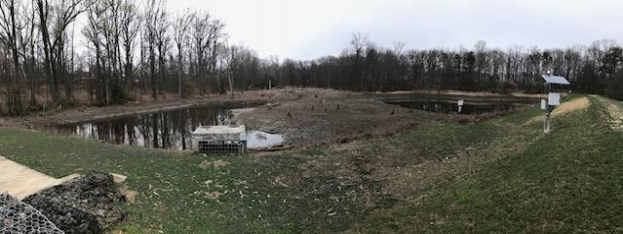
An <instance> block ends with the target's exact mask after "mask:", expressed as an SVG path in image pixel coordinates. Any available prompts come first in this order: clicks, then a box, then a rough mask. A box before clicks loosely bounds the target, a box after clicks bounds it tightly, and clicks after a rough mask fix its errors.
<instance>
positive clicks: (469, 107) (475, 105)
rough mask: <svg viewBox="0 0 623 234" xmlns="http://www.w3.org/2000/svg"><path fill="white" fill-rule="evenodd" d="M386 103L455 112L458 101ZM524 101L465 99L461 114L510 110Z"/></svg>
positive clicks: (394, 101) (429, 100)
mask: <svg viewBox="0 0 623 234" xmlns="http://www.w3.org/2000/svg"><path fill="white" fill-rule="evenodd" d="M385 103H387V104H393V105H399V106H402V107H405V108H411V109H417V110H423V111H428V112H435V113H441V114H457V113H458V103H457V100H441V99H439V100H436V99H400V100H387V101H385ZM525 105H526V103H518V102H504V101H495V102H474V101H471V102H470V101H469V100H466V101H465V103H464V105H463V107H462V109H461V114H465V115H477V114H484V113H490V112H499V111H511V110H514V109H516V108H519V107H522V106H525Z"/></svg>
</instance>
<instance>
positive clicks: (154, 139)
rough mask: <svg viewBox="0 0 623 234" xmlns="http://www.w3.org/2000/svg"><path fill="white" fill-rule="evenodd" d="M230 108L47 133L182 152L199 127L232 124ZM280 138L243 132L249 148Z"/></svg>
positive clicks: (175, 112) (280, 140) (278, 142)
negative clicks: (245, 134)
mask: <svg viewBox="0 0 623 234" xmlns="http://www.w3.org/2000/svg"><path fill="white" fill-rule="evenodd" d="M240 110H241V109H238V107H234V106H214V105H212V106H194V107H188V108H184V109H176V110H168V111H161V112H155V113H146V114H137V115H128V116H121V117H115V118H110V119H101V120H94V121H85V122H79V123H71V124H63V125H57V126H54V127H51V128H50V129H49V130H50V131H54V132H57V133H61V134H64V135H73V136H78V137H82V138H90V139H96V140H102V141H106V142H110V143H114V144H125V145H134V146H142V147H147V148H164V149H177V150H186V149H190V148H191V147H192V146H191V134H192V132H193V131H194V130H195V129H196V128H197V127H200V126H210V125H233V124H238V123H236V120H235V116H236V113H238V112H240ZM284 140H285V139H284V137H283V136H282V135H280V134H270V133H266V132H261V131H257V130H249V129H248V130H247V146H248V148H249V149H266V148H271V147H275V146H279V145H281V144H283V142H284Z"/></svg>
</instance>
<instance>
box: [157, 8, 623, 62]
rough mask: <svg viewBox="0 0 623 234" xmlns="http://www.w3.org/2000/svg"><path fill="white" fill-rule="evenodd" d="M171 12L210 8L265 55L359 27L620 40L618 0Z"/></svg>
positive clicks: (522, 41) (445, 44) (384, 33)
mask: <svg viewBox="0 0 623 234" xmlns="http://www.w3.org/2000/svg"><path fill="white" fill-rule="evenodd" d="M169 5H170V9H172V10H173V11H174V12H178V11H181V10H183V9H185V8H193V9H198V8H202V9H207V10H209V11H210V12H211V13H212V14H213V15H214V16H216V17H218V18H221V19H223V20H224V21H225V23H226V25H227V26H226V32H227V33H228V34H229V36H230V40H231V41H232V42H233V43H242V44H244V45H246V46H248V47H251V48H253V49H254V50H255V51H257V52H258V54H259V56H260V57H268V56H270V55H277V56H279V58H281V59H283V58H286V57H287V58H293V59H314V58H318V57H322V56H325V55H338V54H340V53H341V51H342V50H343V49H344V48H345V47H347V46H348V45H349V41H350V38H351V37H352V34H353V33H354V32H361V33H364V34H367V35H368V36H369V39H370V40H371V41H373V42H374V43H375V44H376V45H378V46H383V47H388V48H391V47H392V45H393V44H394V42H396V41H401V42H403V43H405V44H406V48H408V49H426V48H458V47H459V46H460V45H463V46H465V47H467V48H473V45H474V44H475V43H476V42H477V41H479V40H485V41H486V42H487V45H488V47H499V48H502V49H506V48H508V47H509V46H511V45H516V44H519V45H523V46H526V47H529V46H533V45H536V46H539V47H541V48H551V47H567V46H573V45H576V44H585V45H587V44H590V43H591V42H592V41H594V40H598V39H616V40H620V39H621V38H623V26H621V22H623V21H622V20H623V17H622V16H623V12H622V10H623V1H621V0H508V1H505V0H426V1H424V0H169Z"/></svg>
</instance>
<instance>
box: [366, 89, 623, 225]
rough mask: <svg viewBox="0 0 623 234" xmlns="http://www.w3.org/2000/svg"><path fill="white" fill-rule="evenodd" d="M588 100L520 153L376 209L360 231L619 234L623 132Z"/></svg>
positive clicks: (622, 213)
mask: <svg viewBox="0 0 623 234" xmlns="http://www.w3.org/2000/svg"><path fill="white" fill-rule="evenodd" d="M591 104H592V105H591V106H590V107H589V108H588V109H587V110H585V111H579V112H575V113H573V114H571V115H568V116H565V117H562V118H557V119H555V121H554V127H555V130H554V132H553V133H551V134H549V135H547V136H544V137H539V138H537V139H535V140H534V141H533V142H532V143H530V144H529V145H528V147H526V150H525V151H523V152H520V153H518V154H511V155H509V156H507V157H503V158H501V159H500V160H495V161H493V162H490V163H487V164H484V165H483V166H482V167H481V168H480V169H479V170H478V172H477V173H472V174H470V175H469V176H467V177H464V178H461V179H457V180H455V181H453V182H451V183H450V184H449V185H447V186H444V187H441V188H436V189H431V190H430V191H428V192H427V194H426V196H422V198H421V199H420V200H419V201H418V202H415V203H413V204H405V205H404V206H403V207H400V208H397V209H394V210H392V211H389V212H385V213H382V214H377V215H374V216H372V217H371V218H370V220H371V222H369V224H368V225H363V226H361V227H360V228H359V230H362V231H372V230H374V231H388V230H391V231H399V232H414V231H417V232H429V233H464V232H477V233H490V232H504V233H573V232H600V233H601V232H606V233H612V232H615V233H617V232H623V227H622V226H623V223H622V222H621V220H623V189H622V186H623V170H622V169H621V168H623V133H621V132H613V131H612V130H610V129H609V128H608V127H607V125H606V123H605V122H604V119H603V115H602V114H601V113H600V112H601V111H603V110H604V106H602V105H600V104H599V102H597V100H594V98H591ZM518 134H522V133H518Z"/></svg>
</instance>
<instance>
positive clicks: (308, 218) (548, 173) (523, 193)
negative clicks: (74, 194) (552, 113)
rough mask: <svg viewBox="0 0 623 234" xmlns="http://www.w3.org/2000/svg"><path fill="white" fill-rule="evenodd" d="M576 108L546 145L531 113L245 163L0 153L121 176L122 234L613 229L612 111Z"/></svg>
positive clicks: (106, 153) (119, 153) (57, 145)
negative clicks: (131, 200) (124, 197)
mask: <svg viewBox="0 0 623 234" xmlns="http://www.w3.org/2000/svg"><path fill="white" fill-rule="evenodd" d="M569 98H570V99H572V98H578V96H573V97H569ZM589 99H590V102H591V105H590V106H589V107H588V108H586V109H582V110H577V111H571V112H568V113H566V114H565V115H564V116H559V117H556V118H555V120H554V127H555V131H554V132H553V133H552V134H549V135H547V136H544V135H543V134H542V133H541V123H540V122H534V121H531V120H532V119H534V118H535V116H538V115H540V114H541V112H540V111H539V110H538V109H537V108H536V107H534V108H531V109H528V110H525V111H521V112H518V113H515V114H512V115H508V116H504V117H501V118H497V119H493V120H488V121H484V122H479V123H471V124H464V125H462V124H458V123H452V122H444V121H439V120H433V119H426V118H425V117H424V116H427V117H430V115H421V114H418V113H415V114H414V118H421V119H419V121H420V122H421V124H420V126H419V128H418V129H416V130H412V131H406V132H403V133H400V134H396V135H393V136H389V137H385V138H377V139H371V140H363V141H356V142H351V143H347V144H341V145H333V146H321V147H314V148H306V149H301V150H294V151H287V152H282V153H276V154H271V155H262V156H259V155H255V156H250V157H249V156H247V157H235V156H205V155H196V154H190V153H178V152H173V151H161V150H148V149H142V148H135V147H127V146H115V145H110V144H106V143H100V142H95V141H88V140H80V139H74V138H67V137H61V136H54V135H47V134H41V133H35V132H28V131H23V130H15V129H0V155H3V156H5V157H7V158H10V159H12V160H15V161H17V162H19V163H22V164H25V165H28V166H30V167H32V168H34V169H36V170H39V171H42V172H45V173H48V174H50V175H53V176H56V177H60V176H64V175H68V174H71V173H85V172H88V171H91V170H97V171H103V172H114V173H119V174H124V175H127V176H129V179H128V181H127V186H128V187H129V189H131V190H136V191H138V192H139V196H138V198H137V204H135V205H127V206H126V209H127V210H128V212H129V213H130V217H131V218H130V220H128V222H127V223H125V224H124V225H122V226H120V227H118V229H119V230H121V231H124V232H126V233H158V232H160V231H162V232H165V233H241V232H242V233H244V232H263V233H266V232H269V233H293V232H413V231H414V230H418V231H420V232H441V233H444V232H465V231H474V232H573V231H589V232H590V231H598V232H599V231H605V232H608V231H612V232H617V231H623V229H621V226H620V224H619V223H620V222H619V221H620V220H621V218H623V217H622V214H623V212H622V211H621V210H623V209H621V208H622V207H621V206H623V201H622V199H623V193H622V192H621V191H622V190H621V186H622V183H621V182H622V181H621V180H623V170H620V168H622V167H623V160H622V159H621V155H623V152H622V148H621V147H620V145H621V143H622V142H623V134H622V133H620V132H617V131H615V130H613V128H611V127H609V125H608V124H609V123H610V122H612V121H609V120H608V118H609V117H608V116H609V115H607V113H604V112H605V111H606V109H607V108H605V106H606V105H609V104H614V105H619V106H620V103H616V102H614V101H611V100H607V99H602V98H599V97H589Z"/></svg>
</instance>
